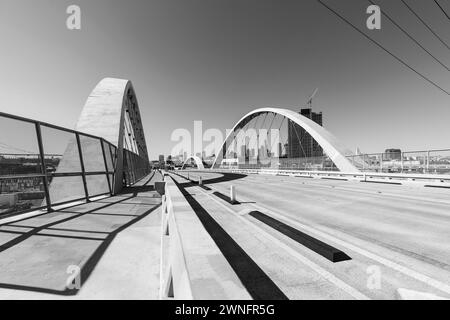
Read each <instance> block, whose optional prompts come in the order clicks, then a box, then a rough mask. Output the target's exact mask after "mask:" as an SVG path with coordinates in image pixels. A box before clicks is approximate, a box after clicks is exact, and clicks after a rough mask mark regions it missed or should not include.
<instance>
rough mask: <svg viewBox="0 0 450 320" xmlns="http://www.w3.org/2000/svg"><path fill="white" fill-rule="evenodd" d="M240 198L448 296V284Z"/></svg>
mask: <svg viewBox="0 0 450 320" xmlns="http://www.w3.org/2000/svg"><path fill="white" fill-rule="evenodd" d="M211 189H214V190H216V191H219V190H217V188H214V187H211ZM240 198H241V199H242V200H243V201H245V202H249V203H248V204H249V205H250V206H253V207H254V208H256V209H258V210H259V211H263V212H265V213H268V214H269V215H272V216H273V217H276V218H278V219H280V220H282V221H283V220H284V221H285V222H287V223H288V224H291V225H293V226H297V227H299V228H300V229H303V230H305V231H307V232H310V233H313V234H316V235H317V236H319V237H323V238H324V239H327V240H329V241H331V242H334V243H336V244H338V245H340V246H342V247H345V248H347V249H350V250H352V251H354V252H356V253H358V254H360V255H363V256H365V257H367V258H369V259H372V260H375V261H377V262H378V263H381V264H383V265H385V266H387V267H389V268H391V269H394V270H396V271H398V272H401V273H403V274H404V275H406V276H409V277H411V278H413V279H416V280H418V281H420V282H423V283H425V284H427V285H429V286H431V287H434V288H436V289H438V290H441V291H442V292H445V293H447V294H450V285H448V284H446V283H444V282H441V281H439V280H436V279H433V278H431V277H429V276H426V275H424V274H422V273H420V272H417V271H414V270H412V269H409V268H407V267H404V266H402V265H400V264H398V263H395V262H393V261H390V260H388V259H386V258H383V257H380V256H379V255H377V254H374V253H372V252H369V251H367V250H364V249H361V248H359V247H357V246H355V245H352V244H351V243H348V242H346V241H343V240H341V239H339V238H336V237H334V236H332V235H330V234H328V233H325V232H322V231H320V230H317V229H314V228H312V227H310V226H307V225H305V224H302V223H300V222H298V221H296V220H293V219H291V218H289V217H286V216H284V215H282V214H279V213H277V212H274V211H273V210H271V209H268V208H266V207H263V206H260V205H257V204H254V203H251V201H250V200H249V199H248V198H246V197H240Z"/></svg>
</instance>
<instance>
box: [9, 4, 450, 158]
mask: <svg viewBox="0 0 450 320" xmlns="http://www.w3.org/2000/svg"><path fill="white" fill-rule="evenodd" d="M45 3H48V4H50V2H49V1H43V4H42V6H36V7H35V6H33V7H31V5H30V2H29V1H4V2H2V3H1V4H0V9H1V10H0V21H1V22H0V23H1V28H0V35H1V36H2V39H5V40H4V41H5V43H4V48H7V50H3V51H2V53H1V55H2V58H3V59H2V61H3V62H2V69H3V74H4V75H6V76H4V77H2V79H0V85H1V86H2V88H3V90H4V92H7V94H5V95H2V96H1V97H0V106H1V111H3V112H7V113H14V114H18V115H22V116H26V117H29V118H34V119H37V120H44V121H47V122H50V123H55V124H58V125H61V126H66V127H70V128H73V127H74V124H75V123H74V119H77V118H78V116H79V113H80V112H81V109H82V107H83V105H84V103H85V101H86V99H87V96H88V94H89V92H90V90H91V88H92V87H94V86H95V84H96V83H97V82H98V81H100V80H101V79H102V78H103V77H107V76H115V77H119V78H126V79H130V80H131V81H133V84H134V86H135V89H136V93H137V95H138V97H139V105H140V107H141V113H142V117H143V122H144V123H145V134H146V140H147V147H148V150H149V155H150V158H151V159H156V158H157V156H158V155H159V154H161V153H163V154H170V151H171V148H172V147H173V145H174V144H175V142H171V143H168V141H170V135H171V133H172V132H173V130H175V129H177V128H186V129H188V130H190V131H192V129H193V121H195V120H202V121H203V123H204V128H205V129H207V128H218V129H220V130H221V131H222V132H225V130H226V129H228V128H231V127H232V125H233V124H234V123H235V122H236V121H237V120H238V119H239V118H240V117H242V115H244V114H245V113H247V112H248V111H250V110H252V109H254V108H258V107H265V106H274V107H283V108H290V109H293V110H296V111H298V110H299V109H300V108H301V107H302V106H305V105H306V102H307V101H306V100H307V97H308V96H309V95H310V94H311V92H312V91H313V89H314V88H316V87H319V88H320V92H319V93H318V95H317V96H316V97H315V98H314V103H313V109H315V110H321V111H323V112H324V114H326V115H327V122H326V128H327V130H329V131H330V132H331V133H333V134H334V135H336V136H337V137H338V138H339V139H340V140H341V141H343V142H344V143H345V144H346V146H348V147H349V148H350V149H351V150H355V149H356V147H359V148H360V149H361V151H362V152H364V153H373V152H383V151H384V150H385V149H387V148H400V149H402V150H417V149H419V150H420V149H427V148H430V149H442V148H448V147H449V145H448V133H447V132H448V131H447V121H446V119H448V118H449V117H450V108H448V106H449V105H450V99H449V96H448V95H445V94H444V93H443V92H441V91H439V90H438V89H436V88H435V87H433V86H431V85H430V84H429V83H427V82H426V81H424V80H423V79H421V78H420V77H419V76H417V75H416V74H414V72H412V71H411V70H408V69H406V68H405V67H404V66H402V65H401V64H399V63H398V61H396V60H395V59H393V58H392V57H391V56H389V55H388V54H387V53H386V52H383V51H382V50H381V49H380V48H378V47H376V46H375V45H373V44H372V43H370V42H369V41H368V40H367V39H365V38H364V37H363V36H362V35H361V34H358V33H357V32H356V31H355V30H353V29H352V28H350V27H349V26H348V25H346V24H345V23H343V22H342V21H341V20H339V18H337V17H336V16H335V15H333V14H332V13H330V12H329V11H328V10H327V9H326V8H324V7H323V6H321V5H320V4H319V3H318V2H317V1H305V2H301V3H299V2H298V1H295V2H294V1H289V2H286V3H285V4H284V5H283V6H275V5H274V2H273V1H248V2H245V3H242V2H239V1H227V2H219V1H212V2H208V3H206V2H205V1H191V2H189V3H184V2H179V1H137V0H135V1H129V2H127V3H126V4H124V3H123V2H120V1H108V2H106V1H95V2H90V1H77V5H79V6H80V8H81V11H82V29H81V30H75V31H70V30H67V28H66V26H65V20H66V18H67V14H66V13H65V10H66V8H67V6H68V5H69V4H71V3H70V2H69V1H61V2H58V3H57V4H54V3H52V5H45ZM377 3H378V4H379V5H380V6H381V7H382V9H383V10H386V12H389V13H390V15H391V16H393V17H395V18H396V19H397V21H398V23H399V24H401V25H402V26H404V27H405V28H407V29H408V30H409V31H410V32H411V33H413V34H414V36H415V37H416V38H417V39H418V41H420V42H421V43H424V44H426V45H427V47H428V48H429V49H430V50H431V51H432V52H433V54H434V55H435V56H437V57H438V58H439V59H440V60H441V61H443V62H444V63H445V64H447V65H450V55H448V51H447V49H446V48H445V47H442V45H441V44H440V43H439V42H438V41H437V40H436V39H434V38H433V37H432V36H430V33H429V31H428V30H426V29H425V28H424V27H423V26H421V25H420V22H419V21H417V19H415V17H414V16H413V15H411V13H409V12H408V10H407V9H406V8H404V7H403V6H402V4H401V3H400V2H392V1H391V2H389V1H377ZM327 4H328V5H330V6H332V7H333V8H334V9H336V10H338V11H339V12H341V13H342V14H344V15H345V16H346V17H347V18H348V19H350V20H351V21H352V22H353V23H355V25H357V26H358V27H360V28H365V21H366V18H367V14H366V13H365V8H366V7H367V5H366V4H365V3H362V2H360V1H355V0H348V1H339V2H337V1H327ZM411 5H412V6H413V7H414V8H416V9H417V10H418V11H419V12H420V13H421V15H422V16H423V18H424V19H425V20H426V21H427V22H428V23H430V25H431V26H432V27H433V29H434V30H436V32H437V33H438V34H439V35H440V36H441V37H442V38H443V39H445V40H446V41H447V42H450V33H449V32H448V28H446V27H445V23H447V21H446V20H445V16H443V15H442V12H440V11H439V9H438V8H436V7H435V6H426V5H425V4H424V2H423V1H411ZM443 5H444V6H447V7H448V4H445V3H444V4H443ZM31 8H32V9H31ZM250 17H251V19H249V18H250ZM366 33H367V34H369V35H370V36H371V37H374V38H375V39H377V40H378V41H380V43H382V44H383V45H384V46H386V47H387V48H389V49H390V50H392V51H393V52H394V53H395V54H397V55H399V56H401V57H402V58H404V59H406V60H407V61H408V63H410V64H411V65H412V66H414V68H416V69H417V70H419V71H420V72H423V73H425V74H426V76H428V77H430V78H432V79H433V80H434V81H436V82H438V83H439V84H440V85H441V86H444V87H445V86H446V85H448V83H450V75H449V73H448V71H446V70H445V69H443V68H442V66H440V65H439V64H437V63H436V62H435V61H433V59H431V58H430V57H429V56H427V55H425V54H424V53H423V52H422V51H421V49H420V48H418V47H417V46H416V45H415V44H414V43H412V42H411V41H410V39H408V38H406V37H405V36H404V35H403V34H402V33H401V32H399V30H397V29H396V28H395V26H393V25H392V23H390V22H389V21H388V20H387V19H383V20H382V28H381V30H379V31H368V30H366ZM6 35H8V36H6ZM105 51H107V52H108V56H105V55H104V52H105ZM43 75H45V77H44V76H43ZM19 83H20V85H19ZM447 89H448V88H447ZM49 96H50V97H51V98H50V99H49ZM1 142H5V141H1ZM6 142H7V141H6Z"/></svg>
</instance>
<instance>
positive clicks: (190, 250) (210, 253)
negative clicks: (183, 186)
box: [159, 176, 250, 300]
mask: <svg viewBox="0 0 450 320" xmlns="http://www.w3.org/2000/svg"><path fill="white" fill-rule="evenodd" d="M165 182H166V185H165V194H164V196H163V198H162V229H161V237H162V239H161V266H160V294H159V296H160V298H161V299H188V300H190V299H220V300H226V299H250V295H249V294H248V292H247V290H246V289H245V288H244V286H243V285H242V283H241V281H240V280H239V278H238V277H237V275H236V273H235V272H234V271H233V269H232V268H231V266H230V264H229V263H228V261H227V260H226V258H225V257H224V255H223V254H222V252H221V251H220V249H219V248H218V247H217V245H216V243H215V242H214V240H213V239H212V238H211V236H210V235H209V234H208V232H207V231H206V230H205V228H204V227H203V225H202V223H201V222H200V220H199V218H198V217H197V214H196V213H195V212H194V210H193V209H192V208H191V206H190V204H189V203H188V202H187V200H186V198H185V197H184V196H183V194H182V193H181V191H180V190H179V188H178V187H177V185H176V184H175V183H174V181H173V180H172V178H171V177H170V176H166V177H165Z"/></svg>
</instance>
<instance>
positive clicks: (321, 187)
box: [171, 171, 450, 299]
mask: <svg viewBox="0 0 450 320" xmlns="http://www.w3.org/2000/svg"><path fill="white" fill-rule="evenodd" d="M174 173H175V174H174ZM174 173H171V176H172V177H173V178H174V180H175V181H177V182H178V183H179V184H180V186H181V187H183V189H184V192H186V193H187V194H189V196H190V197H191V198H193V199H194V200H195V202H196V203H197V204H198V205H199V206H201V207H202V208H203V209H205V210H206V211H207V212H208V214H209V215H210V216H211V217H212V218H213V219H214V220H215V221H216V222H217V223H218V224H219V225H220V226H221V227H222V228H223V229H224V230H225V232H227V233H228V234H229V235H230V236H231V237H232V239H233V240H234V241H235V242H236V243H237V244H238V245H239V246H240V247H241V248H242V249H243V250H244V251H245V252H246V253H247V254H248V255H249V257H250V258H251V259H252V260H253V261H254V262H256V264H257V265H258V266H259V267H260V268H261V269H262V270H263V271H264V272H265V273H266V275H268V276H269V277H270V279H271V280H272V281H273V282H274V283H275V284H276V285H277V286H278V288H279V289H280V290H281V291H282V292H283V293H284V294H285V295H286V297H287V298H289V299H399V298H404V297H405V295H403V293H402V294H399V292H404V291H402V290H403V289H406V290H409V291H406V292H407V293H412V294H419V296H415V297H421V296H422V294H432V295H436V296H439V297H444V298H450V233H449V231H450V190H449V189H442V188H426V187H414V186H411V187H409V186H400V185H389V184H380V183H364V182H357V181H340V180H328V179H327V180H325V179H313V178H301V177H291V176H269V175H258V174H251V175H240V174H222V173H212V172H195V171H190V172H189V173H188V172H186V171H174ZM200 176H201V177H202V181H203V185H204V187H199V186H198V185H197V184H195V183H194V184H193V183H189V181H188V180H187V179H185V178H187V177H189V179H190V180H192V181H194V182H195V181H198V180H199V177H200ZM184 177H185V178H184ZM231 185H233V186H235V188H236V193H237V200H238V201H239V202H240V203H239V204H231V203H229V202H227V201H226V199H223V198H224V197H223V195H229V189H230V186H231ZM217 192H218V193H220V194H222V197H220V194H217ZM214 193H216V194H214ZM253 211H259V212H260V213H262V214H263V215H262V216H263V217H266V219H265V220H264V219H261V216H260V217H259V218H258V216H255V215H254V214H251V212H253ZM267 217H269V218H267ZM270 218H271V219H270ZM268 221H269V222H268ZM271 222H272V223H271ZM280 225H281V226H284V227H281V229H280ZM286 226H289V227H291V231H292V228H293V229H295V230H298V231H301V232H302V233H303V234H305V235H306V237H308V236H309V237H313V238H314V239H316V240H319V241H321V242H323V243H325V244H326V245H329V246H332V247H334V248H335V249H337V250H340V251H342V252H343V253H345V255H347V256H348V257H349V258H350V259H348V260H344V261H339V262H332V261H330V260H328V259H327V258H326V257H324V256H322V255H321V254H319V253H318V252H317V251H315V250H313V249H311V248H309V247H308V246H306V245H305V244H304V243H302V242H301V241H298V239H295V237H292V232H291V236H289V232H287V231H286V228H287V227H286ZM283 228H284V229H283ZM230 263H233V262H232V261H231V262H230ZM399 289H400V291H399ZM268 298H270V296H269V297H268Z"/></svg>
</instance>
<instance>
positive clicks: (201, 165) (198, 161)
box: [181, 156, 205, 170]
mask: <svg viewBox="0 0 450 320" xmlns="http://www.w3.org/2000/svg"><path fill="white" fill-rule="evenodd" d="M189 160H194V161H195V164H196V165H197V169H199V170H203V169H205V166H204V165H203V161H202V159H200V157H197V156H190V157H188V158H187V159H186V160H185V161H184V163H183V166H182V167H181V169H184V167H185V166H186V163H187V162H188V161H189Z"/></svg>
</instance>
